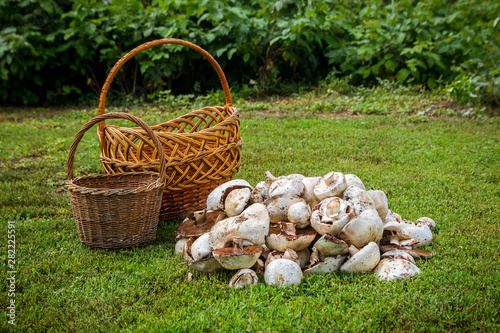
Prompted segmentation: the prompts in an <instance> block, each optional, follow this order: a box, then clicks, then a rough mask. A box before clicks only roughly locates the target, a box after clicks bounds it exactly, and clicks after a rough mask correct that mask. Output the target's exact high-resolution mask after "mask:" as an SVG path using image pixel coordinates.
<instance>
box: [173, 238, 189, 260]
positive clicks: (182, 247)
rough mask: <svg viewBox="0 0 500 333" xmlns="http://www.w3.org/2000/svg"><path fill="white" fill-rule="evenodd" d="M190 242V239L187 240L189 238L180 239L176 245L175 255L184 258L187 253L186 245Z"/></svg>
mask: <svg viewBox="0 0 500 333" xmlns="http://www.w3.org/2000/svg"><path fill="white" fill-rule="evenodd" d="M188 241H189V238H187V237H184V238H181V239H179V240H178V241H177V242H176V243H175V254H178V255H182V256H183V255H184V253H186V244H187V242H188Z"/></svg>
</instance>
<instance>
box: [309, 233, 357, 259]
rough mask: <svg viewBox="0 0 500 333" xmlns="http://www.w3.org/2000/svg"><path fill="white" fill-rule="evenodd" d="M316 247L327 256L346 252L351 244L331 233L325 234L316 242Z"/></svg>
mask: <svg viewBox="0 0 500 333" xmlns="http://www.w3.org/2000/svg"><path fill="white" fill-rule="evenodd" d="M314 247H315V248H316V249H318V251H319V252H320V253H321V254H322V255H324V256H326V257H327V256H336V255H338V254H346V253H348V251H349V245H347V243H346V242H344V241H343V240H340V239H338V238H337V237H335V236H332V235H330V234H324V235H323V236H322V237H321V238H320V239H318V241H317V242H316V243H314Z"/></svg>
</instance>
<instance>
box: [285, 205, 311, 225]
mask: <svg viewBox="0 0 500 333" xmlns="http://www.w3.org/2000/svg"><path fill="white" fill-rule="evenodd" d="M287 216H288V221H290V222H292V223H294V224H295V227H297V228H299V229H302V228H306V227H308V226H309V225H311V223H310V217H311V208H310V207H309V205H308V204H307V203H306V202H305V201H299V202H296V203H294V204H292V205H291V206H290V207H288V213H287Z"/></svg>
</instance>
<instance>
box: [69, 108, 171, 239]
mask: <svg viewBox="0 0 500 333" xmlns="http://www.w3.org/2000/svg"><path fill="white" fill-rule="evenodd" d="M114 118H122V119H127V120H130V121H132V122H134V123H136V124H137V125H139V126H141V127H142V128H143V129H144V131H145V133H147V135H148V136H149V138H150V139H151V140H152V142H151V141H150V140H149V139H148V138H146V137H143V138H142V139H143V144H144V145H148V146H149V147H150V149H151V152H152V156H153V157H154V158H155V160H154V161H152V164H155V165H156V164H157V165H158V166H159V170H160V173H159V174H158V173H157V172H128V173H122V174H115V175H92V176H83V177H79V178H74V175H73V162H74V157H75V152H76V148H77V146H78V143H79V142H80V140H81V139H82V137H83V135H84V134H85V132H86V131H87V130H89V129H90V128H91V127H92V126H94V125H95V124H97V123H98V122H100V121H103V120H105V119H114ZM123 144H126V142H123ZM158 161H159V162H158ZM165 168H166V163H165V157H164V153H163V149H162V146H161V143H160V141H159V140H158V138H157V136H156V135H155V133H154V132H153V130H151V128H150V127H149V126H148V125H146V123H144V122H143V121H142V120H140V119H139V118H137V117H135V116H132V115H129V114H125V113H108V114H105V115H100V116H97V117H95V118H94V119H92V120H90V121H89V122H88V123H87V124H85V126H83V127H82V129H81V130H80V131H79V132H78V133H77V135H76V137H75V139H74V141H73V144H72V145H71V148H70V152H69V156H68V182H67V186H68V191H69V196H70V199H71V205H72V207H73V214H74V217H75V222H76V225H77V227H78V235H79V237H80V241H81V242H82V243H83V244H85V245H88V246H90V247H97V248H106V249H117V248H125V247H131V246H140V245H144V244H146V243H150V242H152V241H154V240H155V239H156V229H157V227H158V220H159V213H160V206H161V198H162V193H163V189H164V186H165V179H166V175H165Z"/></svg>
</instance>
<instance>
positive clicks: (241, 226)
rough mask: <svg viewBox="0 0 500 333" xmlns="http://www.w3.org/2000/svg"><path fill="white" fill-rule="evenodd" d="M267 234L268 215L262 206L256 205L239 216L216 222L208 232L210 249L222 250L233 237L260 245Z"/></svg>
mask: <svg viewBox="0 0 500 333" xmlns="http://www.w3.org/2000/svg"><path fill="white" fill-rule="evenodd" d="M268 233H269V214H268V212H267V210H266V207H265V206H264V205H263V204H260V203H256V204H253V205H251V206H249V207H248V208H247V209H245V210H244V211H243V212H242V213H241V214H240V215H238V216H233V217H229V218H227V219H225V220H222V221H219V222H217V224H215V225H214V226H213V228H212V230H210V242H211V244H212V248H214V249H220V248H223V247H224V246H225V245H226V244H227V243H228V242H229V241H231V240H232V239H233V238H235V237H241V238H243V239H245V240H248V241H250V242H252V243H253V244H255V245H262V244H264V243H265V241H266V236H267V234H268Z"/></svg>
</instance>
